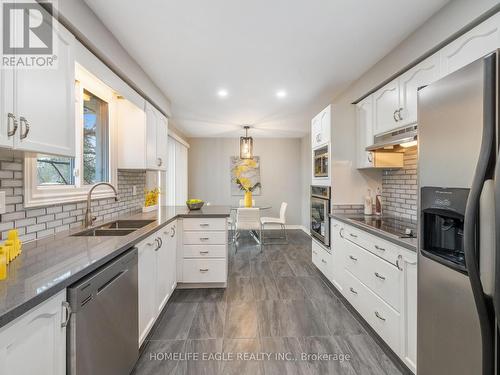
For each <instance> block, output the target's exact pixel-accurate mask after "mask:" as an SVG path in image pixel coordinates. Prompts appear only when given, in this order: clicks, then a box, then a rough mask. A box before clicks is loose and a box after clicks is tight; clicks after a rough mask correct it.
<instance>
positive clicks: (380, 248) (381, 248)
mask: <svg viewBox="0 0 500 375" xmlns="http://www.w3.org/2000/svg"><path fill="white" fill-rule="evenodd" d="M375 249H377V250H380V251H385V249H384V248H383V247H380V246H378V245H375Z"/></svg>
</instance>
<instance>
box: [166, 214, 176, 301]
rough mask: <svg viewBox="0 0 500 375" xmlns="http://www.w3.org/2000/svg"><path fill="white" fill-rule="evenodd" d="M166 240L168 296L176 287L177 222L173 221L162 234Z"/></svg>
mask: <svg viewBox="0 0 500 375" xmlns="http://www.w3.org/2000/svg"><path fill="white" fill-rule="evenodd" d="M164 235H165V237H166V238H167V251H168V270H169V276H170V278H169V285H170V295H172V293H173V292H174V289H175V287H176V286H177V221H174V222H173V223H172V224H171V225H170V226H169V227H168V228H167V230H166V231H165V232H164Z"/></svg>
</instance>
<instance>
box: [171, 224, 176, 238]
mask: <svg viewBox="0 0 500 375" xmlns="http://www.w3.org/2000/svg"><path fill="white" fill-rule="evenodd" d="M175 233H176V230H175V225H173V226H172V228H170V237H172V238H174V237H175Z"/></svg>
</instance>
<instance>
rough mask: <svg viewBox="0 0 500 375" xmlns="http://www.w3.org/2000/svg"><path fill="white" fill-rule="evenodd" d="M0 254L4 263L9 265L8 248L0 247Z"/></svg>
mask: <svg viewBox="0 0 500 375" xmlns="http://www.w3.org/2000/svg"><path fill="white" fill-rule="evenodd" d="M1 254H3V255H5V262H6V263H7V264H9V263H10V261H9V248H8V247H7V246H5V245H0V255H1Z"/></svg>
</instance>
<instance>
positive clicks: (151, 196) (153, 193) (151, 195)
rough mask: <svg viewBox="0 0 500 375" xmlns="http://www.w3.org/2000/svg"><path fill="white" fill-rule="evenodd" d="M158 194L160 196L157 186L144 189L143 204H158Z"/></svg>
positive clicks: (147, 205)
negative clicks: (151, 188)
mask: <svg viewBox="0 0 500 375" xmlns="http://www.w3.org/2000/svg"><path fill="white" fill-rule="evenodd" d="M159 196H160V189H158V188H156V189H153V190H148V191H146V194H145V200H144V206H145V207H151V206H156V205H157V204H158V197H159Z"/></svg>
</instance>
